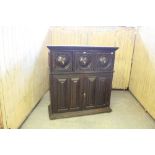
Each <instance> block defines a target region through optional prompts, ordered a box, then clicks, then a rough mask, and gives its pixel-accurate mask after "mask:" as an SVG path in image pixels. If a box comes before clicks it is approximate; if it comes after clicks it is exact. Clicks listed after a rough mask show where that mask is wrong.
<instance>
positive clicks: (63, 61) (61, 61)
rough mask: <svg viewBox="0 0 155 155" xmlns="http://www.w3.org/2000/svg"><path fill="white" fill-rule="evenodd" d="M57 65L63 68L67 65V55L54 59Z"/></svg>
mask: <svg viewBox="0 0 155 155" xmlns="http://www.w3.org/2000/svg"><path fill="white" fill-rule="evenodd" d="M56 63H57V65H59V66H61V67H65V66H66V65H68V63H69V57H68V56H67V55H59V56H58V57H57V59H56Z"/></svg>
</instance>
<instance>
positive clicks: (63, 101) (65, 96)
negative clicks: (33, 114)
mask: <svg viewBox="0 0 155 155" xmlns="http://www.w3.org/2000/svg"><path fill="white" fill-rule="evenodd" d="M53 82H54V83H53V102H52V109H53V110H52V111H53V112H65V111H68V109H69V104H68V103H69V79H68V78H63V77H54V79H53Z"/></svg>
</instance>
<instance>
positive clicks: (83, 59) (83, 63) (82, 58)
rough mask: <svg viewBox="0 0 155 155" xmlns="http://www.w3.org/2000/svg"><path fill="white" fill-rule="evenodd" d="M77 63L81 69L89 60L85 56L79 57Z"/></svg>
mask: <svg viewBox="0 0 155 155" xmlns="http://www.w3.org/2000/svg"><path fill="white" fill-rule="evenodd" d="M79 63H80V65H81V66H82V67H86V66H88V65H89V63H90V59H89V58H88V57H87V56H80V58H79Z"/></svg>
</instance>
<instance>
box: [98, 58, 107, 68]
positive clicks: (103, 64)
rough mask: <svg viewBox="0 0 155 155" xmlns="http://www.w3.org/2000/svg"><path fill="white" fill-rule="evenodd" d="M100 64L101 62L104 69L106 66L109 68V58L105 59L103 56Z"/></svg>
mask: <svg viewBox="0 0 155 155" xmlns="http://www.w3.org/2000/svg"><path fill="white" fill-rule="evenodd" d="M99 62H100V64H101V65H102V66H103V67H105V66H107V65H108V62H109V61H108V58H107V57H105V56H101V57H100V58H99Z"/></svg>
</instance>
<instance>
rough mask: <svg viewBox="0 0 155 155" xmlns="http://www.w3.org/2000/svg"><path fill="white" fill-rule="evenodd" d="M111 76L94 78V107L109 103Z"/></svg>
mask: <svg viewBox="0 0 155 155" xmlns="http://www.w3.org/2000/svg"><path fill="white" fill-rule="evenodd" d="M111 83H112V77H98V78H97V79H96V93H95V104H96V107H103V106H109V105H110V96H111V86H112V84H111Z"/></svg>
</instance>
